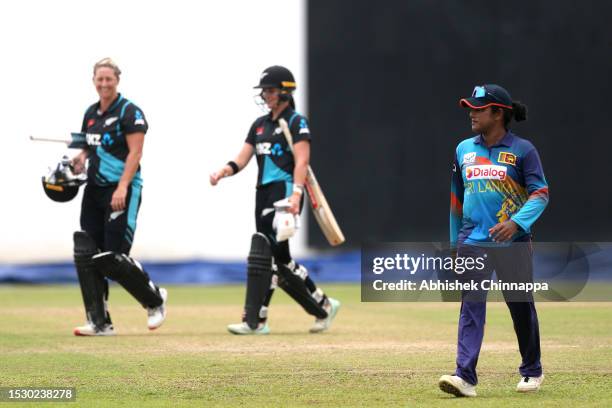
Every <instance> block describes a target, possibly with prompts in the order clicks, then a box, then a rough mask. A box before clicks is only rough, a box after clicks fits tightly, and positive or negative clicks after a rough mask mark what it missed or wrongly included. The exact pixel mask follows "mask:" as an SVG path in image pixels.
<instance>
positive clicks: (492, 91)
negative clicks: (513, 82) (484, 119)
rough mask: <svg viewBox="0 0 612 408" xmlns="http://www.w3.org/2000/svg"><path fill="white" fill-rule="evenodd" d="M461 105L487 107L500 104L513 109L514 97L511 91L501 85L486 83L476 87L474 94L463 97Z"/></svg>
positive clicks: (465, 106)
mask: <svg viewBox="0 0 612 408" xmlns="http://www.w3.org/2000/svg"><path fill="white" fill-rule="evenodd" d="M459 105H461V106H462V107H464V108H472V109H485V108H488V107H489V106H500V107H502V108H506V109H512V97H511V96H510V93H508V91H506V90H505V89H504V88H502V87H501V86H499V85H495V84H486V85H479V86H476V87H474V91H473V92H472V96H471V97H469V98H463V99H461V100H460V101H459Z"/></svg>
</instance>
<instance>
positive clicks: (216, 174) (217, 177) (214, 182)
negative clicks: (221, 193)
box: [210, 171, 223, 186]
mask: <svg viewBox="0 0 612 408" xmlns="http://www.w3.org/2000/svg"><path fill="white" fill-rule="evenodd" d="M222 178H223V174H222V173H220V172H218V171H216V172H214V173H212V174H211V175H210V185H211V186H216V185H217V183H218V182H219V180H221V179H222Z"/></svg>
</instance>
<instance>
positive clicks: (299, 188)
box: [293, 184, 304, 195]
mask: <svg viewBox="0 0 612 408" xmlns="http://www.w3.org/2000/svg"><path fill="white" fill-rule="evenodd" d="M295 193H298V194H299V195H302V194H304V186H303V185H301V184H294V185H293V194H295Z"/></svg>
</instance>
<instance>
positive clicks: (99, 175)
mask: <svg viewBox="0 0 612 408" xmlns="http://www.w3.org/2000/svg"><path fill="white" fill-rule="evenodd" d="M148 128H149V125H148V124H147V121H146V119H145V117H144V114H143V113H142V110H141V109H140V108H139V107H138V106H136V105H134V104H133V103H132V102H130V101H129V100H128V99H126V98H124V97H123V96H122V95H121V94H119V95H118V96H117V99H116V100H115V101H114V102H113V103H112V104H111V105H110V107H109V108H108V110H107V111H106V112H100V102H97V103H94V104H93V105H91V106H90V107H89V108H87V111H85V116H84V117H83V125H82V127H81V131H82V132H83V133H86V135H87V141H88V144H89V149H90V154H89V170H88V172H87V179H88V180H89V182H90V183H91V182H92V181H93V183H94V184H96V185H98V186H108V185H113V184H117V183H118V182H119V180H120V179H121V175H122V174H123V170H124V168H125V159H126V158H127V155H128V153H129V148H128V145H127V141H126V140H125V136H126V135H129V134H131V133H137V132H142V133H146V132H147V129H148ZM132 184H133V185H137V186H141V185H142V178H141V176H140V166H139V167H138V171H137V172H136V174H135V175H134V178H133V180H132Z"/></svg>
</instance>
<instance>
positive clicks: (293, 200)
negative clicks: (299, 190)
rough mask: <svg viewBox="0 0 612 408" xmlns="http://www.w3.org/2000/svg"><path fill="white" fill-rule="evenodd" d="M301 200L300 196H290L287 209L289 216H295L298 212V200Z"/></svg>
mask: <svg viewBox="0 0 612 408" xmlns="http://www.w3.org/2000/svg"><path fill="white" fill-rule="evenodd" d="M301 198H302V196H301V195H300V194H291V197H289V204H291V207H289V210H288V211H289V212H290V213H291V214H294V215H295V214H297V213H299V212H300V199H301Z"/></svg>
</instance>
